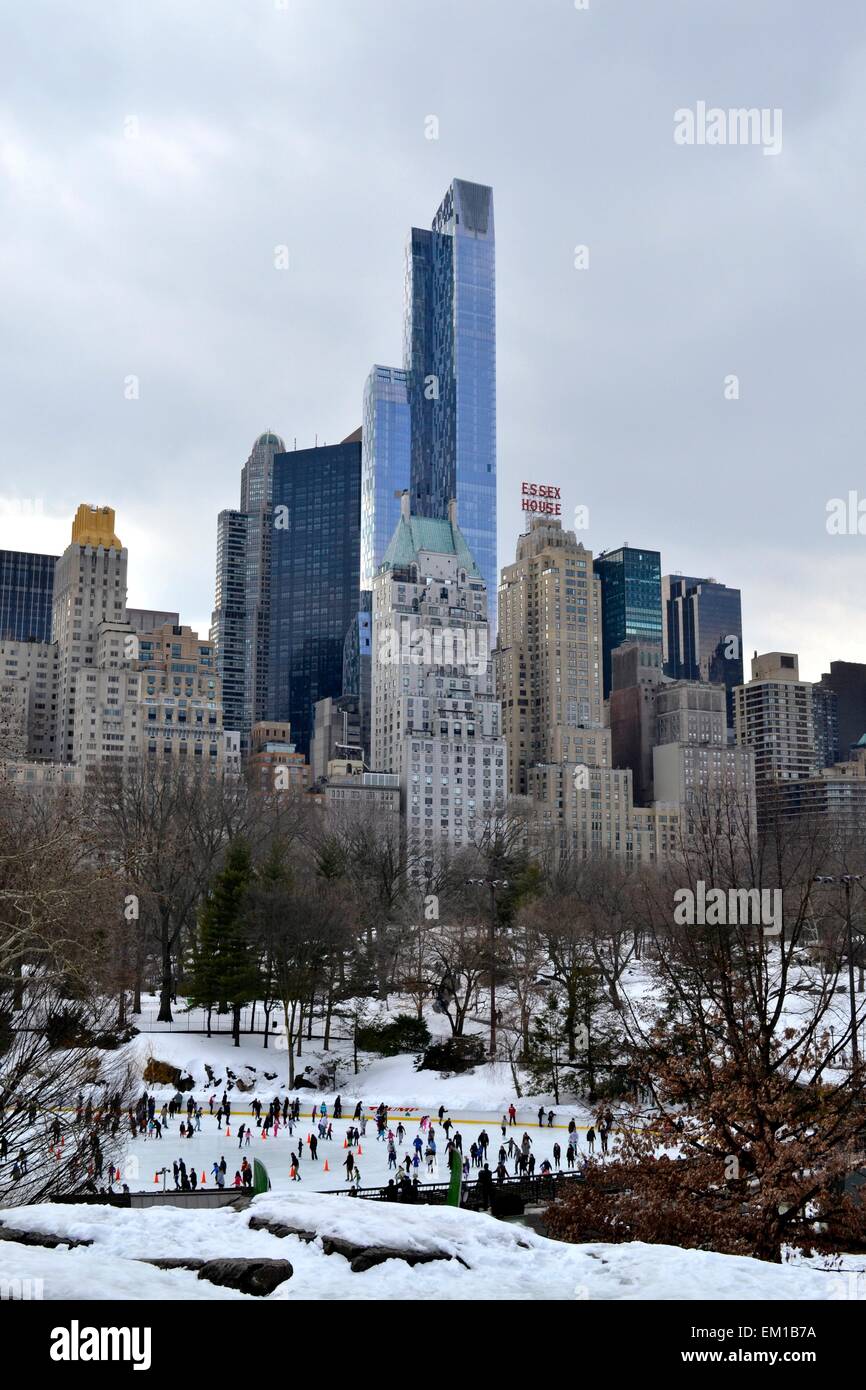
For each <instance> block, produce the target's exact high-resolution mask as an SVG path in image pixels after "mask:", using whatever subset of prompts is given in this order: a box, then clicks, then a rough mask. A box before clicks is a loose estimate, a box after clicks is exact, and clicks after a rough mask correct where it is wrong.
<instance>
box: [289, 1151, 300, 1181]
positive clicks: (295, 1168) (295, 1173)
mask: <svg viewBox="0 0 866 1390" xmlns="http://www.w3.org/2000/svg"><path fill="white" fill-rule="evenodd" d="M291 1172H292V1182H300V1181H301V1165H300V1162H299V1160H298V1155H297V1154H295V1153H293V1154H292V1169H291Z"/></svg>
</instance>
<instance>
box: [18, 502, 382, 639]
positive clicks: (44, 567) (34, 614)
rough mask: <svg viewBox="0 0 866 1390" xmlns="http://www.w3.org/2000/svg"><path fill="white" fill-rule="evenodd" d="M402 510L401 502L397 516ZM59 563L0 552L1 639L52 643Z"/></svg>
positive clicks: (25, 553) (44, 557)
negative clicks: (57, 566) (56, 569)
mask: <svg viewBox="0 0 866 1390" xmlns="http://www.w3.org/2000/svg"><path fill="white" fill-rule="evenodd" d="M399 511H400V507H399V503H398V506H397V512H398V514H399ZM395 525H396V522H395ZM56 564H57V556H56V555H35V554H32V553H30V552H28V551H25V550H0V639H2V640H3V641H6V642H31V641H32V642H50V641H51V604H52V600H53V596H54V566H55V565H56Z"/></svg>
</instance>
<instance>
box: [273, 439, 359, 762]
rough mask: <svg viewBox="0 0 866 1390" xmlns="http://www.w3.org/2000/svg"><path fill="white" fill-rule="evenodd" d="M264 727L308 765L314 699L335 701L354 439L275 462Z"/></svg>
mask: <svg viewBox="0 0 866 1390" xmlns="http://www.w3.org/2000/svg"><path fill="white" fill-rule="evenodd" d="M273 508H274V526H273V536H272V541H271V581H270V584H271V587H270V612H271V636H270V653H269V679H268V700H267V706H268V708H267V717H268V719H277V720H284V721H287V722H288V723H290V724H291V726H292V736H293V738H294V740H295V744H296V747H297V749H298V751H299V752H300V753H302V754H303V755H304V757H307V755H308V754H309V750H310V741H311V739H312V735H313V711H314V708H315V705H316V702H317V700H322V699H324V698H325V696H328V695H332V696H337V695H340V694H342V687H343V648H344V643H345V640H346V633H347V631H348V629H349V625H350V623H351V622H352V621H353V620H354V619H355V618H356V616H357V613H358V611H359V605H360V597H359V596H360V584H359V575H360V522H361V440H360V436H359V433H358V432H356V434H355V435H354V436H351V437H350V438H349V439H347V440H344V441H343V442H342V443H340V444H332V445H322V446H320V447H317V448H314V449H297V450H295V451H293V452H292V453H280V454H277V455H276V457H275V459H274V474H273Z"/></svg>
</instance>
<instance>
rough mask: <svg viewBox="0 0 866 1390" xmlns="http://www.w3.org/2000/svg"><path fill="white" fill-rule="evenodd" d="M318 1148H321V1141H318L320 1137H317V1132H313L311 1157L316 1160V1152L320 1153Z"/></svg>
mask: <svg viewBox="0 0 866 1390" xmlns="http://www.w3.org/2000/svg"><path fill="white" fill-rule="evenodd" d="M318 1149H319V1141H318V1139H317V1138H316V1136H315V1134H311V1135H310V1158H312V1159H313V1160H315V1157H316V1154H317V1153H318Z"/></svg>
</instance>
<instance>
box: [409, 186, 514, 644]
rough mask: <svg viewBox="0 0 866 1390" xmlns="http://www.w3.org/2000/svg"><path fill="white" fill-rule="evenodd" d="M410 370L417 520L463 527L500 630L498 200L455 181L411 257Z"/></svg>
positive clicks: (416, 236)
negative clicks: (455, 515)
mask: <svg viewBox="0 0 866 1390" xmlns="http://www.w3.org/2000/svg"><path fill="white" fill-rule="evenodd" d="M403 365H404V367H405V368H406V371H407V372H408V378H409V379H408V393H409V408H410V413H411V423H412V464H411V496H412V511H413V514H414V515H416V516H429V517H440V518H442V517H446V516H447V514H448V503H449V501H450V499H451V498H456V500H457V505H458V508H459V511H460V526H461V530H462V532H463V534H464V535H465V537H466V542H467V544H468V546H469V549H470V551H471V552H472V555H473V556H474V558H475V562H476V564H477V565H478V568H479V570H480V571H481V575H482V577H483V579H484V581H485V584H486V585H487V593H488V600H489V621H490V630H491V632H495V630H496V591H497V578H498V573H497V568H496V243H495V236H494V224H493V190H492V188H490V187H488V186H486V185H484V184H478V183H468V182H467V181H466V180H464V179H455V180H454V181H453V183H452V184H451V186H450V187H449V188H448V190H447V192H446V194H445V197H444V198H443V200H442V202H441V204H440V206H439V209H438V211H437V212H436V215H435V217H434V218H433V225H432V228H431V229H430V230H429V231H427V230H425V229H422V228H418V227H413V228H412V231H411V233H410V236H409V242H408V246H407V251H406V277H405V306H404V329H403Z"/></svg>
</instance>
